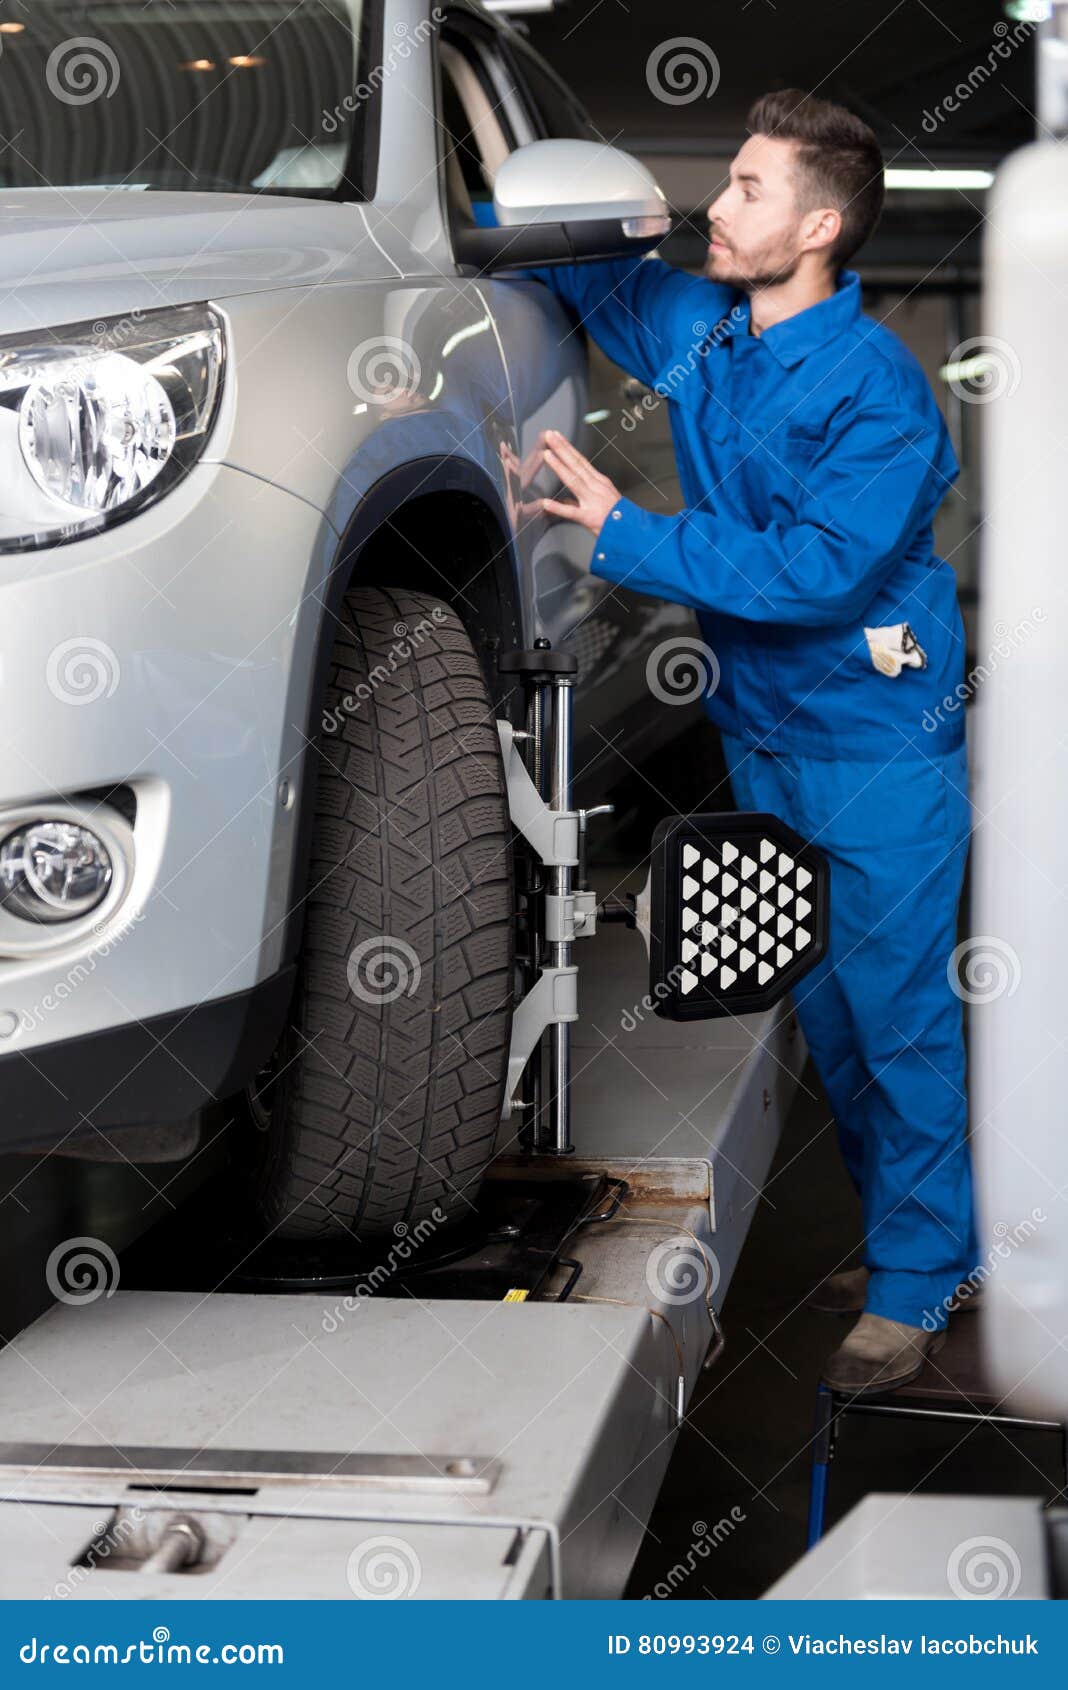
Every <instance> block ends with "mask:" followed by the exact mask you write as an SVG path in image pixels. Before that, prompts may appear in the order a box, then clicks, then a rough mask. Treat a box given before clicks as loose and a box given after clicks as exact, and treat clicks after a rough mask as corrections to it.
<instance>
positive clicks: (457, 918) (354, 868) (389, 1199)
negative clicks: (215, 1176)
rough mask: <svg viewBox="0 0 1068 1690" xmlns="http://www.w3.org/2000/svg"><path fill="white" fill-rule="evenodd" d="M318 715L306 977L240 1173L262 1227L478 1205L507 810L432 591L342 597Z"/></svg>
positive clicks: (483, 703)
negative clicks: (248, 1182) (248, 1161)
mask: <svg viewBox="0 0 1068 1690" xmlns="http://www.w3.org/2000/svg"><path fill="white" fill-rule="evenodd" d="M405 629H406V630H407V634H406V635H405V633H404V632H403V630H405ZM399 630H401V631H399ZM405 643H406V644H407V653H406V654H405V653H404V651H403V646H404V644H405ZM399 651H400V652H401V655H400V656H398V652H399ZM346 698H348V700H349V701H350V702H349V703H348V705H346ZM352 700H355V701H356V704H355V708H354V707H353V705H352ZM323 724H324V725H323V730H322V732H321V734H320V738H319V742H318V747H317V750H318V756H317V758H316V761H317V762H318V781H317V791H316V794H315V797H314V804H315V812H314V826H313V839H312V851H311V867H310V875H309V881H308V893H307V905H306V913H305V929H304V940H303V950H302V956H301V963H300V970H299V975H300V978H299V984H298V988H297V992H296V997H295V1001H294V1006H293V1010H292V1011H291V1015H290V1021H291V1023H292V1026H291V1028H290V1030H289V1032H288V1033H287V1035H286V1037H285V1038H284V1039H283V1042H282V1045H281V1046H280V1048H279V1051H278V1053H277V1056H276V1062H275V1067H276V1070H277V1077H276V1078H274V1079H271V1080H270V1082H269V1084H267V1085H266V1086H264V1087H262V1088H261V1093H260V1102H259V1104H258V1106H257V1108H256V1110H255V1111H254V1113H255V1115H256V1116H257V1117H258V1125H259V1128H260V1131H259V1132H258V1133H256V1134H252V1135H249V1138H250V1139H251V1141H252V1142H253V1143H254V1145H255V1148H254V1151H253V1167H252V1169H251V1170H250V1171H251V1176H252V1184H253V1189H254V1193H255V1201H256V1207H257V1210H258V1213H259V1218H260V1219H261V1221H263V1222H265V1223H266V1224H267V1225H268V1226H269V1227H270V1228H271V1229H272V1230H273V1232H274V1233H275V1235H276V1236H279V1237H282V1238H294V1239H296V1238H303V1239H326V1238H330V1237H336V1238H340V1237H343V1236H344V1235H345V1234H346V1233H347V1234H349V1235H352V1234H355V1235H356V1236H357V1237H358V1238H360V1239H361V1240H367V1239H372V1238H376V1237H382V1236H384V1235H387V1234H390V1233H392V1232H393V1231H394V1230H395V1229H396V1228H397V1227H398V1226H399V1224H400V1223H408V1224H409V1225H411V1224H413V1223H417V1222H419V1221H421V1220H424V1219H427V1218H430V1219H432V1220H436V1219H440V1218H441V1217H445V1220H446V1221H449V1222H452V1221H457V1220H461V1219H463V1218H465V1217H468V1216H470V1214H471V1213H472V1210H473V1207H474V1200H475V1198H476V1197H477V1194H478V1189H479V1186H480V1184H481V1181H482V1176H483V1173H484V1172H485V1169H486V1166H487V1164H488V1162H489V1161H490V1158H491V1157H492V1155H493V1150H494V1143H495V1140H496V1136H497V1132H498V1128H499V1124H500V1115H501V1106H502V1102H503V1097H504V1086H505V1081H506V1078H507V1070H508V1049H509V1040H510V1036H511V1024H512V1001H513V975H514V947H515V929H514V903H513V868H512V850H511V843H510V839H511V829H510V826H509V818H508V803H507V796H506V790H505V782H504V768H503V762H502V759H501V753H500V741H499V738H498V734H497V728H496V725H495V722H494V710H493V705H492V702H491V700H490V696H489V693H488V690H487V687H486V684H485V680H484V678H483V674H482V670H481V668H480V665H479V661H478V658H477V656H476V654H475V651H474V649H473V647H472V645H471V641H470V639H469V638H468V635H467V632H466V630H465V628H464V626H463V624H462V623H461V621H460V619H459V617H458V616H457V614H456V612H455V611H454V610H452V609H451V608H450V607H448V606H446V605H444V604H441V603H440V602H439V601H437V600H436V599H434V598H432V597H430V596H428V595H426V594H423V593H415V592H408V591H400V590H396V591H394V590H386V589H381V588H360V589H358V590H356V591H354V592H352V593H350V594H349V595H348V597H347V599H346V600H345V604H344V607H343V610H342V614H341V626H340V629H339V631H338V634H337V639H336V644H335V647H334V651H333V654H332V658H331V666H330V676H329V682H328V686H327V695H326V697H325V699H324V701H323ZM332 725H333V726H332ZM265 1105H266V1107H265ZM257 1140H258V1143H256V1141H257ZM246 1142H248V1140H246Z"/></svg>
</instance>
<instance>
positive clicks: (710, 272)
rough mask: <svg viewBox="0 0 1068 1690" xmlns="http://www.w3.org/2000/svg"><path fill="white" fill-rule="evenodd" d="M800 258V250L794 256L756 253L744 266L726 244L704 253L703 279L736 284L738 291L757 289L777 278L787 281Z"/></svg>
mask: <svg viewBox="0 0 1068 1690" xmlns="http://www.w3.org/2000/svg"><path fill="white" fill-rule="evenodd" d="M800 262H801V255H800V253H795V254H794V255H793V257H788V256H787V255H785V254H782V255H772V254H771V253H758V254H756V255H755V256H754V259H753V261H752V263H751V265H749V266H745V267H743V264H742V263H741V261H740V260H739V259H738V258H737V256H736V255H735V254H734V253H733V252H731V251H730V249H729V248H728V249H727V250H726V251H725V252H722V253H714V252H709V253H707V254H706V256H705V280H706V281H709V282H721V283H722V284H723V285H724V286H725V287H729V288H737V290H738V292H739V293H745V294H754V293H760V292H761V291H762V289H764V288H771V287H775V286H777V285H778V284H779V283H780V282H788V281H789V280H790V277H791V276H792V275H794V273H795V271H796V270H797V266H798V265H799V264H800Z"/></svg>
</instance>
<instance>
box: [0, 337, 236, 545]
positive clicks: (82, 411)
mask: <svg viewBox="0 0 1068 1690" xmlns="http://www.w3.org/2000/svg"><path fill="white" fill-rule="evenodd" d="M224 357H225V334H224V329H223V323H222V318H221V317H220V316H219V315H218V313H217V312H215V311H213V310H212V309H211V307H210V306H209V305H183V306H178V307H175V308H174V309H172V310H166V311H146V312H141V313H137V314H135V315H134V316H130V317H124V318H117V319H114V320H112V321H110V322H95V323H73V324H70V325H67V326H66V327H63V328H59V329H51V330H49V331H48V332H47V333H42V334H38V335H34V336H33V337H32V339H31V338H29V337H27V336H20V337H15V336H11V335H8V336H4V337H3V338H0V486H2V488H3V494H2V497H0V552H17V551H25V550H28V549H29V548H32V547H35V546H53V545H58V544H61V543H62V542H63V541H65V540H76V539H79V538H81V537H82V536H83V535H85V534H91V533H95V532H97V531H98V530H99V529H101V528H104V527H107V526H108V525H110V524H111V523H114V522H120V521H122V520H123V519H124V518H125V517H128V516H132V515H133V514H134V512H135V511H138V510H141V509H143V507H144V506H145V505H146V504H148V503H149V502H150V501H152V500H153V499H156V498H159V497H160V496H161V495H162V494H163V493H165V492H166V491H167V489H168V488H169V487H172V486H173V485H174V483H175V482H176V481H177V480H178V479H179V478H180V477H181V476H182V475H183V474H184V473H185V471H186V470H188V469H189V467H190V466H191V465H192V464H193V463H195V462H196V460H197V458H198V457H199V456H200V454H201V452H202V451H203V448H204V444H205V442H206V441H207V438H208V435H209V434H210V432H211V427H212V423H213V421H214V419H215V413H216V410H217V408H218V402H219V397H220V394H221V391H222V375H223V362H224Z"/></svg>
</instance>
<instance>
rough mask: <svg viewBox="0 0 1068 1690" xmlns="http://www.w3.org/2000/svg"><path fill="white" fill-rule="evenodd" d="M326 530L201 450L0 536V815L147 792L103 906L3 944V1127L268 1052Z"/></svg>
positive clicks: (73, 1123) (146, 1090) (21, 1128)
mask: <svg viewBox="0 0 1068 1690" xmlns="http://www.w3.org/2000/svg"><path fill="white" fill-rule="evenodd" d="M336 543H337V542H336V536H335V535H334V533H333V530H332V529H331V528H330V525H329V524H328V522H327V521H326V519H325V518H324V517H323V516H322V515H321V513H320V512H318V511H316V510H315V509H314V508H313V507H312V506H311V505H309V504H307V503H305V502H304V501H302V500H300V499H298V498H295V497H294V496H292V495H291V494H288V493H286V492H284V491H282V490H280V489H279V488H277V487H275V486H273V485H272V484H270V483H268V482H265V481H261V480H258V479H256V478H255V477H253V476H250V475H247V474H245V473H243V472H241V471H239V470H235V469H233V468H230V467H228V466H225V465H219V464H207V463H205V464H201V465H198V466H197V468H196V469H195V470H194V471H193V472H192V473H191V474H190V475H189V477H188V478H187V479H186V481H185V482H184V483H183V484H182V485H181V486H180V487H178V488H176V489H175V490H174V491H173V492H172V493H171V494H169V495H168V496H167V498H165V499H163V500H161V501H160V503H159V505H157V506H153V507H150V508H149V509H148V510H146V511H144V512H143V513H142V514H140V515H139V516H137V517H134V518H132V519H130V520H129V521H128V522H126V523H123V524H121V525H120V526H118V527H116V528H115V529H114V530H112V531H110V532H106V533H104V534H101V535H98V536H95V537H93V538H91V539H85V540H80V541H76V542H74V543H73V544H70V545H67V546H63V547H57V548H53V549H50V550H48V551H43V552H40V553H37V554H32V553H31V554H19V555H17V556H13V557H6V558H0V615H2V617H3V626H4V630H5V637H4V655H3V682H4V685H3V691H2V693H0V701H2V702H3V703H5V704H6V712H7V714H6V724H5V725H6V729H7V732H6V734H5V735H4V736H3V743H2V744H0V827H2V825H3V817H4V815H5V814H6V813H7V812H8V811H9V810H12V809H14V808H15V807H16V806H18V807H22V806H26V805H32V804H33V803H34V802H48V803H51V804H54V803H57V802H62V801H64V800H65V799H66V798H68V797H69V796H70V795H72V794H76V793H81V792H84V791H86V790H87V789H102V788H103V789H108V788H113V787H116V786H122V787H126V788H128V789H130V791H131V792H132V793H133V795H134V797H135V799H136V801H137V813H136V819H135V822H134V829H133V832H134V851H135V858H136V869H135V873H134V877H133V883H132V885H131V889H130V891H129V893H128V894H127V897H126V899H125V901H124V903H123V904H122V906H120V908H118V909H117V910H116V911H115V912H114V915H113V916H112V917H109V919H108V920H107V921H106V922H104V923H102V924H100V925H99V926H98V927H97V928H96V929H94V930H92V931H90V932H88V933H85V934H84V935H83V937H82V938H81V939H79V940H77V941H75V942H70V941H64V942H61V943H60V944H58V945H57V947H56V948H54V949H49V950H48V951H46V952H38V953H37V954H36V955H21V956H20V955H12V954H5V953H3V952H2V951H0V1099H2V1100H3V1107H2V1108H0V1144H3V1145H12V1144H14V1143H15V1142H16V1141H18V1142H19V1143H26V1142H35V1143H44V1142H47V1141H49V1140H51V1141H53V1142H54V1141H56V1140H57V1139H59V1138H61V1137H63V1136H65V1135H66V1134H68V1133H71V1132H76V1131H77V1130H78V1129H79V1127H81V1128H84V1126H85V1119H86V1117H88V1119H89V1120H91V1121H95V1122H97V1123H98V1124H100V1125H108V1124H110V1123H120V1122H121V1123H124V1124H129V1123H133V1122H137V1123H149V1122H151V1121H153V1120H157V1121H168V1120H176V1119H179V1118H181V1117H182V1116H185V1115H187V1114H189V1113H190V1112H191V1110H192V1109H193V1108H196V1107H199V1106H200V1104H202V1103H203V1102H205V1101H207V1099H208V1098H210V1097H211V1096H222V1095H225V1094H226V1090H233V1089H236V1087H237V1086H240V1085H241V1084H243V1083H244V1080H245V1079H246V1078H248V1077H249V1075H250V1074H251V1073H252V1072H255V1069H256V1068H257V1067H258V1066H259V1065H260V1063H261V1062H262V1060H263V1058H264V1056H265V1055H266V1054H268V1052H269V1049H270V1047H271V1044H273V1042H274V1039H275V1038H276V1037H277V1033H278V1030H279V1028H280V1025H281V1019H282V1016H283V1015H284V1011H285V1005H286V1003H287V1002H288V997H289V995H290V992H291V988H292V980H291V978H290V976H289V975H288V974H287V972H286V971H285V968H284V963H285V961H286V957H285V940H286V925H287V920H288V917H289V903H290V876H291V872H292V864H293V853H294V845H295V836H296V828H297V818H298V815H299V810H300V798H301V793H300V783H301V780H302V775H303V759H304V753H305V748H306V746H307V743H308V738H307V725H308V695H309V687H310V684H311V679H310V678H311V674H312V666H313V655H314V646H315V638H316V634H317V630H318V620H319V615H320V611H319V602H318V598H317V596H316V595H317V590H318V589H319V587H320V586H321V584H322V581H323V579H324V578H325V576H326V574H327V572H328V570H329V568H330V565H331V563H332V561H333V556H334V549H335V547H336ZM279 1005H280V1006H281V1007H279ZM253 1023H255V1025H253ZM265 1041H266V1042H267V1050H266V1051H264V1050H263V1049H262V1048H261V1047H262V1046H263V1044H264V1042H265ZM250 1065H251V1066H250Z"/></svg>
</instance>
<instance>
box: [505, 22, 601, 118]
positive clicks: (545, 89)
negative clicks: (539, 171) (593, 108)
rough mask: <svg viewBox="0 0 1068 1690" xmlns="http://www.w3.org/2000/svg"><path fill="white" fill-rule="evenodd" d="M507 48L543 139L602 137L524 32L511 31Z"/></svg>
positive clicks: (576, 99) (583, 109) (580, 104)
mask: <svg viewBox="0 0 1068 1690" xmlns="http://www.w3.org/2000/svg"><path fill="white" fill-rule="evenodd" d="M505 51H506V52H507V54H508V57H509V58H510V59H511V61H512V64H513V66H514V81H515V82H516V83H518V86H519V88H520V90H521V91H522V94H523V95H524V96H525V99H526V102H527V105H528V107H529V110H530V111H531V113H532V116H533V118H534V122H535V125H536V130H537V134H538V135H539V136H540V137H541V138H543V139H545V138H549V139H559V140H565V141H600V140H602V139H603V137H602V136H601V135H600V134H598V131H597V129H596V127H595V125H594V123H593V120H592V118H591V117H590V116H589V115H588V113H587V112H586V109H585V107H584V106H583V105H582V103H581V101H580V100H579V99H578V98H577V96H576V95H574V94H573V93H572V92H571V89H570V88H569V87H568V86H567V83H566V82H564V81H563V80H562V78H561V77H559V76H557V74H556V72H555V71H554V70H553V69H552V68H551V67H550V66H549V65H547V64H546V62H545V60H544V59H543V58H542V57H541V56H540V54H538V53H535V51H534V49H533V48H532V47H529V46H528V45H527V43H526V42H525V41H524V40H523V37H522V36H521V35H518V34H516V33H514V32H513V33H511V34H510V35H509V36H508V40H507V47H506V49H505ZM531 139H534V137H533V136H532V137H531Z"/></svg>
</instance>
